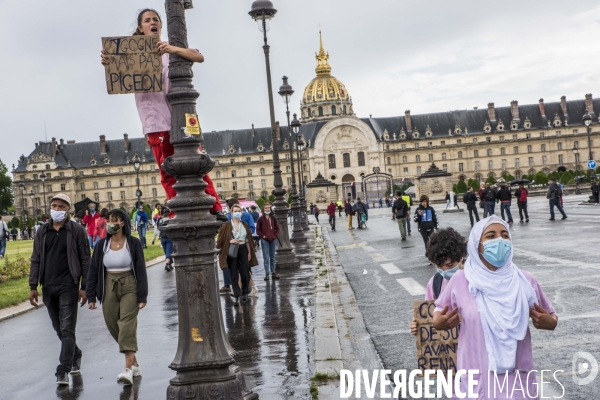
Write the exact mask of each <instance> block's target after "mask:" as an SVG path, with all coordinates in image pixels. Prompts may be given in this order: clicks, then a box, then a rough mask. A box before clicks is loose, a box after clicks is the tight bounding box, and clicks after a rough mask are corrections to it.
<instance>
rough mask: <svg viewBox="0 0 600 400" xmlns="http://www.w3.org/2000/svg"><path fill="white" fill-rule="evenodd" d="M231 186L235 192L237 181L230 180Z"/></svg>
mask: <svg viewBox="0 0 600 400" xmlns="http://www.w3.org/2000/svg"><path fill="white" fill-rule="evenodd" d="M231 188H232V189H233V191H234V192H235V191H236V190H237V182H231Z"/></svg>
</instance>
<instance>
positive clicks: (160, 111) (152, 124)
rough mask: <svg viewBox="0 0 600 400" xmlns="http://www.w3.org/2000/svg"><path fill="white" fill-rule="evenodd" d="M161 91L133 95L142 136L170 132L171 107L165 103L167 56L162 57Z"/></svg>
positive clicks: (167, 79)
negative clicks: (140, 122)
mask: <svg viewBox="0 0 600 400" xmlns="http://www.w3.org/2000/svg"><path fill="white" fill-rule="evenodd" d="M162 64H163V82H164V86H163V91H162V92H153V93H135V94H134V97H135V105H136V106H137V109H138V114H139V115H140V120H141V121H142V129H143V132H144V135H147V134H149V133H154V132H167V131H170V130H171V106H170V105H169V102H168V101H167V93H169V89H170V88H171V81H170V80H169V54H168V53H165V54H163V55H162Z"/></svg>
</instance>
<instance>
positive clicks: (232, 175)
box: [231, 169, 237, 190]
mask: <svg viewBox="0 0 600 400" xmlns="http://www.w3.org/2000/svg"><path fill="white" fill-rule="evenodd" d="M236 175H237V172H235V169H233V170H231V177H232V178H235V176H236ZM234 190H235V189H234Z"/></svg>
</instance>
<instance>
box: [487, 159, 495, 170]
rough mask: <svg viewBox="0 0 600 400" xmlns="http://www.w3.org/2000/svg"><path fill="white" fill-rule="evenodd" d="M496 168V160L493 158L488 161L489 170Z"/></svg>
mask: <svg viewBox="0 0 600 400" xmlns="http://www.w3.org/2000/svg"><path fill="white" fill-rule="evenodd" d="M493 170H494V162H493V161H492V160H489V161H488V171H493Z"/></svg>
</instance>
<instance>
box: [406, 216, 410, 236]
mask: <svg viewBox="0 0 600 400" xmlns="http://www.w3.org/2000/svg"><path fill="white" fill-rule="evenodd" d="M406 230H407V231H408V233H410V217H408V218H406Z"/></svg>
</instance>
